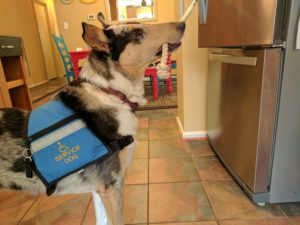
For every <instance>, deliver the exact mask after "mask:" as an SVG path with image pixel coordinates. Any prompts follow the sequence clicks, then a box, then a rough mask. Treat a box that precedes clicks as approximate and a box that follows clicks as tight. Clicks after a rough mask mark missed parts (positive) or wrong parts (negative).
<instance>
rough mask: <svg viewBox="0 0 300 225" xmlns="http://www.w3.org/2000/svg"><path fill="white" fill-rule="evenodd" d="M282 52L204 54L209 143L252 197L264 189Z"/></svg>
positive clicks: (242, 51) (216, 50)
mask: <svg viewBox="0 0 300 225" xmlns="http://www.w3.org/2000/svg"><path fill="white" fill-rule="evenodd" d="M281 51H282V50H281V49H280V48H274V49H266V50H241V49H235V50H233V49H210V51H209V75H208V101H207V102H208V106H207V109H208V113H207V118H208V119H207V126H208V137H209V141H210V143H211V145H212V147H213V148H214V150H215V151H216V153H217V154H218V156H219V157H220V159H221V160H222V161H223V162H224V164H225V165H226V166H227V167H228V169H229V171H230V172H232V174H233V175H234V177H236V178H238V179H237V180H238V181H239V182H241V183H242V184H243V185H244V186H246V187H247V188H248V189H250V191H251V192H253V193H262V192H267V191H268V184H269V176H270V166H271V153H272V141H273V140H272V138H273V137H272V131H273V124H274V117H275V108H276V104H275V103H276V92H277V86H278V79H279V74H280V59H281Z"/></svg>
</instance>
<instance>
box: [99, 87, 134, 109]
mask: <svg viewBox="0 0 300 225" xmlns="http://www.w3.org/2000/svg"><path fill="white" fill-rule="evenodd" d="M101 90H102V91H103V92H105V93H106V94H110V95H115V96H116V97H118V98H119V99H120V100H122V101H123V102H124V103H126V104H128V105H129V106H130V108H131V111H132V112H135V111H136V110H137V108H138V107H139V104H138V103H136V102H132V101H130V100H129V99H128V98H127V96H126V95H124V94H123V93H122V92H120V91H116V90H114V89H112V88H101Z"/></svg>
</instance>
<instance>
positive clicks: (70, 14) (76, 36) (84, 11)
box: [54, 0, 106, 51]
mask: <svg viewBox="0 0 300 225" xmlns="http://www.w3.org/2000/svg"><path fill="white" fill-rule="evenodd" d="M54 7H55V11H56V16H57V22H58V29H59V32H60V34H62V36H63V37H64V39H65V42H66V44H67V46H68V49H69V51H75V50H76V48H82V49H87V46H86V44H85V42H84V41H83V40H82V38H81V35H82V26H81V23H82V22H87V23H90V24H94V25H98V26H99V22H98V20H95V21H88V19H87V16H88V14H95V15H96V16H97V14H98V12H99V11H101V12H102V13H103V14H104V15H106V8H105V2H104V0H98V1H96V2H95V3H92V4H82V3H81V2H79V0H76V1H73V3H71V4H69V5H66V4H63V3H62V2H61V0H54ZM64 22H68V24H69V29H67V30H65V29H64Z"/></svg>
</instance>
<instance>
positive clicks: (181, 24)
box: [176, 22, 185, 32]
mask: <svg viewBox="0 0 300 225" xmlns="http://www.w3.org/2000/svg"><path fill="white" fill-rule="evenodd" d="M176 29H177V30H179V31H182V32H183V31H184V30H185V22H180V23H178V24H177V27H176Z"/></svg>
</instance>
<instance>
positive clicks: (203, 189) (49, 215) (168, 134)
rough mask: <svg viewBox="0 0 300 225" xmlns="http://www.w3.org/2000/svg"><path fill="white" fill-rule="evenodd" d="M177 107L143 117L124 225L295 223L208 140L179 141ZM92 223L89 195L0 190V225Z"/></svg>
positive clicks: (298, 209)
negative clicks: (248, 189) (262, 199)
mask: <svg viewBox="0 0 300 225" xmlns="http://www.w3.org/2000/svg"><path fill="white" fill-rule="evenodd" d="M176 114H177V110H176V109H165V110H153V111H140V112H137V116H138V117H139V121H140V128H139V131H138V135H137V139H138V141H139V142H138V144H137V149H136V151H135V153H134V157H133V162H132V164H131V167H130V169H129V171H128V176H127V179H126V185H125V194H124V201H125V202H124V214H125V222H126V224H139V225H143V224H153V225H154V224H155V225H158V224H165V225H300V203H291V204H273V205H266V206H264V207H259V206H257V205H255V204H253V203H251V201H250V200H249V199H248V198H247V197H246V196H245V194H244V193H243V192H242V190H241V189H240V187H239V186H238V185H237V184H236V183H235V182H234V181H233V180H232V178H231V176H230V175H229V174H228V173H227V171H226V170H225V169H224V168H223V166H222V164H221V163H219V161H218V159H217V158H216V157H215V155H214V153H213V152H212V151H211V149H210V147H209V145H208V143H207V142H206V141H197V140H194V141H183V140H182V139H180V136H179V133H178V131H177V128H176V123H175V118H176ZM13 224H20V225H69V224H72V225H94V224H95V218H94V211H93V203H92V201H91V196H90V195H89V194H85V195H68V196H59V197H46V196H44V195H42V196H30V195H27V194H23V193H13V192H5V191H2V192H0V225H13Z"/></svg>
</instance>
